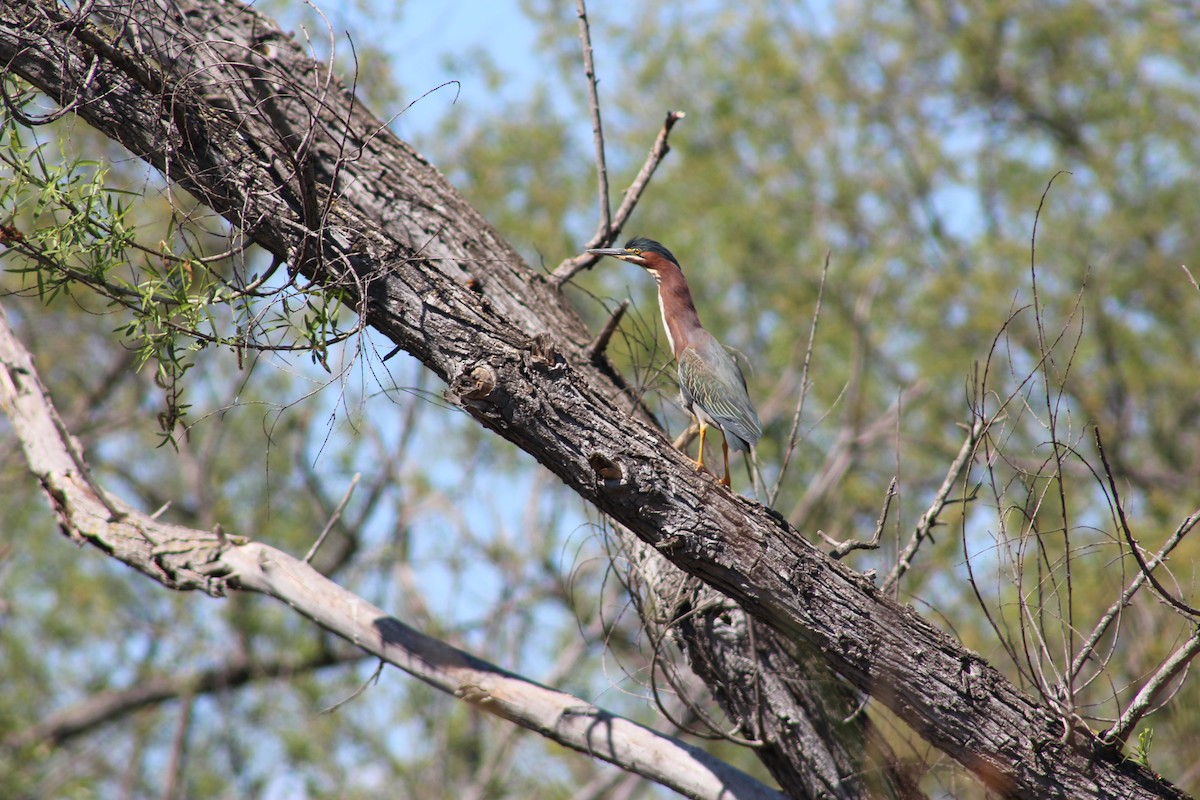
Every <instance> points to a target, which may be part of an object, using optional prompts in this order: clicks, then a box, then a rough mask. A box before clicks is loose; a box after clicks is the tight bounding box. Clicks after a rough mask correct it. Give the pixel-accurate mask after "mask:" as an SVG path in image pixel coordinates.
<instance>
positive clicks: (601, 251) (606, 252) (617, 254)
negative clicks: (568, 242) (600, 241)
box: [588, 247, 629, 258]
mask: <svg viewBox="0 0 1200 800" xmlns="http://www.w3.org/2000/svg"><path fill="white" fill-rule="evenodd" d="M588 252H589V253H591V254H592V255H594V256H612V257H613V258H625V256H627V255H629V253H627V252H625V248H624V247H596V248H593V249H591V250H588Z"/></svg>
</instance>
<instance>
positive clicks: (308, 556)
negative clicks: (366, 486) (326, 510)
mask: <svg viewBox="0 0 1200 800" xmlns="http://www.w3.org/2000/svg"><path fill="white" fill-rule="evenodd" d="M360 480H362V473H361V472H356V473H354V477H353V478H351V479H350V485H349V486H347V487H346V493H345V494H344V495H342V502H340V503H338V505H337V508H335V509H334V510H333V514H332V515H331V516H330V517H329V522H326V523H325V529H324V530H323V531H321V535H320V536H318V537H317V540H316V541H315V542H313V545H312V547H310V548H308V552H307V553H305V554H304V563H305V564H310V563H312V560H313V556H315V555H316V554H317V551H318V550H320V549H321V545H322V544H324V543H325V537H326V536H328V535H329V532H330V531H331V530H333V526H334V525H336V524H337V521H338V520H339V519H341V518H342V511H344V510H345V508H346V504H347V503H349V502H350V496H351V495H352V494H354V487H356V486H358V482H359V481H360Z"/></svg>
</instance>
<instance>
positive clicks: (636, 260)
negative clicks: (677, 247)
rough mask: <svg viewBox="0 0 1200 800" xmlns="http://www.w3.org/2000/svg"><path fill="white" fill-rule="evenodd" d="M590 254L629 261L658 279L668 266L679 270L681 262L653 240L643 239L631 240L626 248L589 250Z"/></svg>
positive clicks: (626, 244)
mask: <svg viewBox="0 0 1200 800" xmlns="http://www.w3.org/2000/svg"><path fill="white" fill-rule="evenodd" d="M588 252H589V253H591V254H592V255H597V256H612V257H613V258H619V259H621V260H622V261H628V262H629V263H630V264H637V265H638V266H639V267H641V268H642V269H645V270H646V271H648V272H650V273H651V274H652V275H654V276H655V277H656V278H657V277H658V275H659V272H660V271H662V270H663V269H665V268H666V267H667V265H668V264H669V265H671V266H673V267H674V268H675V269H679V261H678V260H676V258H675V256H673V255H671V251H670V250H668V249H667V248H665V247H663V246H662V245H661V244H659V243H658V242H656V241H654V240H653V239H646V238H643V237H635V238H633V239H630V240H629V241H628V242H626V243H625V246H624V247H601V248H596V249H594V250H588Z"/></svg>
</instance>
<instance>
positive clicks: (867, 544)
mask: <svg viewBox="0 0 1200 800" xmlns="http://www.w3.org/2000/svg"><path fill="white" fill-rule="evenodd" d="M895 497H896V479H895V478H894V477H893V478H892V482H891V483H889V484H888V489H887V494H886V495H884V497H883V509H882V510H881V511H880V512H879V519H878V520H876V522H875V533H873V534H872V535H871V538H870V539H867V540H863V539H847V540H846V541H844V542H839V541H838V540H836V539H834V538H833V537H831V536H826V535H825V532H824V531H817V533H818V534H820V536H821V538H822V539H824V540H825V543H826V544H829V545H833V549H832V550H830V551H829V557H830V558H833V559H841V558H844V557H845V556H846V555H848V554H850V553H852V552H854V551H855V550H875V549H877V548H878V547H879V540H880V539H881V538H882V537H883V528H884V526H885V525H886V524H887V516H888V510H889V509H891V507H892V500H893V499H894V498H895Z"/></svg>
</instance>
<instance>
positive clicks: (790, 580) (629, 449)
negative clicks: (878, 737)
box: [0, 0, 1182, 798]
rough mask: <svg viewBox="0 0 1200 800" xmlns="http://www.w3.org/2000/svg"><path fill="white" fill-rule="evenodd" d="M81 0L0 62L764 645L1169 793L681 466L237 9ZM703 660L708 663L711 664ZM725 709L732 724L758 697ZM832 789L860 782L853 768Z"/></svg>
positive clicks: (904, 702) (555, 324)
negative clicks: (730, 613) (629, 536)
mask: <svg viewBox="0 0 1200 800" xmlns="http://www.w3.org/2000/svg"><path fill="white" fill-rule="evenodd" d="M92 12H93V14H98V13H101V12H102V13H103V15H104V19H105V20H106V24H105V26H104V27H97V26H96V25H94V24H92V23H91V22H89V21H87V20H79V19H75V18H72V17H71V16H70V14H69V11H68V10H67V9H65V8H63V7H62V6H60V5H58V4H57V3H56V2H53V0H10V1H9V2H7V3H5V4H4V6H3V8H0V63H3V64H5V65H7V68H8V69H11V70H12V71H14V72H16V73H17V74H19V75H21V76H22V77H24V78H25V79H27V80H29V81H31V82H32V83H34V84H35V85H36V86H38V87H39V88H40V89H42V90H43V91H45V92H46V93H47V94H49V95H50V96H52V97H53V98H55V99H56V100H57V101H58V102H60V103H62V104H64V105H65V104H69V103H73V104H74V110H75V111H76V112H77V113H78V114H79V115H80V116H81V117H83V118H84V119H85V120H87V121H88V122H89V123H91V124H92V125H93V126H95V127H96V128H97V129H99V130H101V131H102V132H104V133H105V134H107V135H109V136H110V137H112V138H114V139H115V140H117V141H119V142H121V143H122V144H123V145H125V146H126V147H127V148H129V149H130V150H131V151H133V152H134V153H136V154H137V155H139V156H140V157H142V158H144V159H146V160H147V161H148V162H150V163H151V164H154V165H155V166H156V167H158V168H159V169H161V170H162V171H163V172H164V173H165V174H166V175H167V176H168V177H169V178H170V179H172V180H174V181H177V182H179V183H180V184H181V185H183V186H185V187H186V188H188V189H189V190H190V191H192V192H193V193H195V194H196V195H197V196H199V197H200V198H201V199H203V201H204V202H205V203H207V204H208V205H210V206H211V207H212V208H214V209H215V210H217V211H218V212H219V213H221V214H223V215H225V216H226V217H227V218H228V219H230V220H231V221H232V222H234V224H236V225H238V226H240V227H241V228H243V229H244V230H245V231H246V232H247V233H248V234H249V235H251V236H253V237H254V239H255V240H256V241H257V242H259V243H260V244H262V245H263V246H264V247H266V248H267V249H269V250H270V251H272V252H273V253H274V254H275V255H276V256H278V257H280V258H281V259H284V260H286V261H287V262H288V263H289V264H291V265H293V266H294V268H296V269H297V270H299V271H300V272H302V273H303V274H305V275H307V276H310V277H313V278H316V279H318V280H319V281H321V282H322V283H324V284H326V285H329V286H340V287H342V288H344V289H345V290H346V291H348V292H349V293H350V294H351V295H352V296H353V297H355V298H357V299H358V300H360V301H361V303H360V306H359V310H360V313H361V314H363V315H365V317H366V319H367V321H368V322H369V324H371V325H372V326H374V327H376V328H377V329H378V330H380V331H382V332H383V333H384V334H386V335H387V336H389V337H390V338H391V339H392V340H393V341H395V342H396V343H397V344H398V345H400V346H402V347H403V348H404V349H405V350H407V351H408V352H410V353H412V354H413V355H414V356H416V357H417V358H419V359H420V360H421V361H422V362H423V363H424V364H425V365H426V366H427V367H429V368H430V369H431V370H433V371H434V372H435V373H436V374H437V375H439V376H440V377H442V378H443V379H444V380H445V381H446V382H447V384H448V385H449V397H450V398H451V399H453V400H454V401H455V402H457V403H458V404H459V405H460V406H461V407H462V408H463V409H464V410H465V411H466V412H467V413H469V414H470V415H471V416H472V417H474V418H475V419H476V420H478V421H479V422H480V423H481V424H482V425H484V426H485V427H487V428H488V429H490V430H493V431H495V432H496V433H498V434H500V435H501V436H503V437H504V438H506V439H508V440H509V441H511V442H514V443H515V444H516V445H518V446H519V447H521V448H522V449H524V450H526V451H527V452H529V453H531V454H533V455H534V456H535V457H536V458H537V459H538V460H539V461H540V462H541V463H542V464H544V465H545V466H546V467H547V468H548V469H550V470H552V471H553V472H554V473H555V474H556V475H558V476H559V477H560V478H561V479H562V480H563V481H564V482H565V483H566V484H567V485H569V486H570V487H571V488H573V489H574V490H575V491H576V492H578V493H579V494H580V495H581V496H582V497H584V498H585V499H587V500H588V501H589V502H591V503H593V504H594V505H595V506H596V507H597V508H599V509H600V510H601V511H603V512H605V513H607V514H609V515H610V516H611V517H612V518H613V519H614V520H616V521H617V522H618V523H620V524H621V525H623V526H625V527H626V528H627V529H628V530H630V531H632V532H633V533H635V534H636V535H637V536H638V537H639V538H640V539H641V540H642V541H643V542H645V543H647V544H649V545H651V546H652V547H654V548H656V549H657V551H658V552H659V553H661V554H662V555H663V556H665V557H666V558H667V559H669V560H670V561H671V562H672V563H673V564H675V565H676V566H677V567H679V568H681V569H682V570H684V571H685V572H687V573H689V574H690V575H692V576H695V577H698V578H700V579H701V580H703V581H704V582H705V583H707V584H709V585H710V586H711V587H713V588H715V589H716V590H718V591H719V592H721V593H722V594H724V595H726V596H727V597H729V598H732V599H733V600H735V601H736V602H737V603H738V604H739V606H740V607H741V608H742V609H745V610H746V611H747V612H749V613H750V614H752V615H753V616H754V617H755V618H756V619H757V620H759V621H761V622H762V623H764V626H765V627H769V628H771V629H772V634H771V636H770V637H768V638H767V639H765V640H764V641H773V642H777V643H778V642H782V643H791V644H797V645H798V643H801V642H802V643H803V644H804V647H805V648H807V649H808V650H809V651H810V652H813V653H819V654H820V655H821V657H822V658H823V659H824V660H825V662H826V664H827V665H828V667H830V668H831V669H833V670H834V671H836V672H837V673H838V674H839V675H841V676H842V677H843V678H844V679H846V680H847V681H849V682H850V683H851V684H852V685H853V686H854V687H856V688H857V689H858V690H859V691H862V692H866V693H870V694H871V695H872V696H873V697H875V698H876V699H877V700H878V701H879V702H882V703H884V704H885V705H886V706H887V707H888V708H890V709H891V710H892V711H893V712H895V713H896V714H897V715H898V716H899V717H901V718H902V719H904V720H905V721H906V722H907V723H908V724H909V725H911V726H912V727H913V728H914V729H915V730H917V731H918V732H919V733H921V734H922V735H923V736H925V737H926V738H927V739H928V740H929V741H930V742H932V743H933V744H934V745H936V746H937V747H939V748H941V749H942V750H944V751H945V752H947V753H948V754H950V755H951V756H953V757H954V758H956V759H958V760H959V761H961V762H962V763H963V764H965V765H966V766H967V767H968V768H969V769H971V770H972V771H974V772H975V773H976V774H977V775H978V776H979V777H980V778H981V779H982V780H983V781H985V782H986V783H987V784H988V785H989V786H991V787H993V788H994V789H995V790H996V791H998V792H1001V793H1003V794H1005V795H1011V796H1014V797H1030V798H1035V797H1036V798H1042V797H1114V798H1116V797H1119V798H1139V797H1181V796H1182V795H1181V794H1180V793H1179V792H1177V791H1176V790H1175V789H1174V788H1173V787H1171V786H1170V785H1169V784H1167V783H1166V782H1164V781H1161V780H1159V779H1157V778H1156V777H1155V776H1153V775H1151V774H1150V773H1149V772H1148V771H1146V770H1144V769H1142V768H1140V767H1137V766H1136V765H1133V764H1132V763H1128V762H1123V761H1122V760H1121V759H1120V756H1119V754H1118V753H1115V752H1113V751H1112V750H1110V749H1107V748H1105V747H1103V746H1102V745H1101V744H1100V743H1099V742H1098V740H1096V739H1095V737H1093V736H1092V735H1091V734H1090V733H1089V732H1087V731H1086V730H1080V729H1079V728H1078V727H1075V726H1067V725H1065V724H1064V722H1063V720H1062V719H1061V718H1060V717H1058V716H1057V715H1056V714H1054V713H1053V712H1052V711H1051V710H1050V709H1047V708H1045V707H1043V706H1041V705H1039V704H1037V703H1036V702H1034V701H1033V700H1032V699H1031V698H1029V697H1027V696H1026V695H1025V694H1024V693H1022V692H1020V691H1019V690H1018V689H1017V688H1016V687H1015V686H1013V685H1012V684H1011V683H1010V682H1009V681H1008V680H1007V679H1005V678H1004V677H1003V676H1002V675H1000V674H999V673H998V672H997V671H995V670H994V669H992V668H991V667H990V666H989V665H988V664H986V663H985V662H984V661H982V659H980V658H979V657H978V656H976V655H974V654H973V653H970V652H968V651H966V650H965V649H964V648H963V647H962V646H961V645H959V643H958V642H956V641H955V640H953V639H952V638H951V637H949V636H947V635H946V634H944V633H942V632H941V631H939V630H937V629H936V628H934V627H933V626H932V625H930V624H929V623H927V622H925V621H924V620H923V619H921V618H920V617H919V616H917V615H916V614H915V613H913V612H912V611H911V610H910V609H906V608H901V607H899V606H898V605H896V604H895V603H894V602H892V601H891V600H890V599H889V598H887V597H885V596H883V595H882V594H881V593H880V592H879V591H878V590H877V589H876V588H875V587H874V586H873V585H872V584H871V583H870V582H869V581H867V580H866V579H864V578H863V577H862V576H860V575H858V574H856V573H854V572H853V571H852V570H850V569H849V568H847V567H846V566H844V565H842V564H840V563H837V562H834V561H831V560H830V559H827V558H825V557H824V556H823V555H822V554H821V553H820V552H818V551H817V550H816V549H815V548H813V547H812V546H811V545H809V544H808V542H807V541H805V539H804V538H803V537H802V536H801V535H800V534H799V533H798V532H797V531H796V530H794V529H792V528H791V527H789V526H788V525H787V524H786V523H784V522H782V521H781V520H780V519H779V518H778V517H777V516H775V515H773V514H772V513H771V512H769V511H768V510H766V509H764V508H762V507H761V506H759V505H757V504H755V503H753V502H751V501H749V500H747V499H745V498H742V497H738V496H735V495H732V494H730V493H729V492H728V491H726V490H724V489H723V488H722V487H720V486H718V485H717V484H716V483H715V481H714V480H713V479H711V478H710V477H709V476H707V475H704V474H698V473H696V472H695V471H694V470H693V469H692V466H691V463H690V462H689V461H688V460H687V459H686V457H684V456H683V454H681V453H679V452H677V451H675V450H674V449H673V448H671V447H670V446H669V444H668V443H667V442H666V441H665V440H664V439H663V437H662V435H661V433H660V431H658V430H657V429H655V428H654V427H652V426H651V425H649V424H647V423H646V422H644V421H643V420H641V419H640V418H638V417H637V416H634V415H632V414H630V413H628V412H627V411H626V410H625V407H623V406H622V405H621V404H620V403H617V402H614V398H617V397H619V396H620V382H619V379H618V378H617V377H616V376H615V375H613V374H612V371H611V370H610V369H608V368H607V367H606V366H605V365H604V364H603V363H596V362H593V361H592V360H591V359H590V358H589V357H588V355H587V351H586V347H587V342H588V339H589V338H590V337H589V334H588V332H587V331H586V330H585V329H584V327H583V326H582V325H581V324H580V322H579V320H578V319H577V318H576V317H575V315H574V314H573V313H572V312H571V311H570V309H569V308H568V306H567V305H566V304H565V303H564V302H563V301H562V298H560V297H559V296H558V294H557V293H556V292H555V290H554V289H553V287H552V286H551V285H550V284H549V283H548V281H546V280H545V279H544V278H543V277H541V276H539V275H537V274H535V273H532V272H530V271H529V270H528V269H527V268H526V267H525V266H524V265H523V264H522V263H521V261H520V259H519V257H518V256H517V255H516V254H515V253H514V252H513V251H512V249H511V248H510V247H509V246H508V245H507V244H505V243H504V242H503V241H502V240H501V239H500V238H499V236H497V235H496V233H495V232H494V231H493V230H492V229H491V227H490V226H489V225H488V224H487V223H486V221H485V220H483V219H482V218H481V217H480V216H479V215H478V214H477V213H476V212H475V211H474V210H472V209H471V208H470V207H469V206H468V205H467V204H466V203H465V202H464V201H463V200H462V199H461V198H460V197H459V196H458V195H457V194H456V193H455V192H454V191H453V189H452V188H450V187H449V186H448V185H447V184H446V183H445V181H444V180H443V179H442V178H441V176H440V175H439V174H438V173H437V172H436V171H435V170H434V169H433V168H432V167H431V166H430V165H429V164H428V163H426V162H425V161H424V160H422V159H421V158H420V156H418V155H417V154H416V153H414V152H413V151H412V150H411V149H410V148H408V147H407V146H406V145H404V144H403V143H402V142H399V141H398V140H396V139H395V138H394V137H393V136H391V135H390V133H388V132H387V131H386V130H384V129H383V128H382V125H381V123H380V122H379V121H378V120H376V119H374V118H373V117H371V116H370V115H369V114H367V113H366V112H365V111H364V110H363V109H361V108H360V107H359V106H356V105H355V104H354V103H353V101H352V98H351V97H350V96H349V95H348V94H347V93H346V92H345V91H344V89H343V88H342V87H341V86H340V85H339V84H338V83H337V82H336V81H332V80H330V79H329V76H328V75H327V74H326V73H325V72H324V71H323V68H322V67H321V66H320V65H318V64H316V63H315V62H312V61H310V60H308V59H307V58H305V57H304V55H303V53H302V52H301V51H300V50H299V48H298V47H297V46H296V45H295V44H294V43H292V42H291V41H289V40H287V39H286V38H285V37H284V36H283V35H282V34H281V33H279V32H278V31H277V30H276V29H275V28H274V27H273V26H272V25H271V24H269V23H268V22H267V21H266V20H264V19H263V18H261V17H259V16H258V15H257V14H256V13H255V12H253V11H251V10H249V9H246V8H244V7H242V6H240V5H238V4H236V3H234V2H218V1H217V0H192V1H191V2H176V3H171V4H169V10H165V9H163V8H160V7H159V6H158V5H156V4H154V3H151V2H144V1H143V0H130V2H118V3H112V4H107V5H103V6H101V5H99V4H98V5H96V6H93V7H92ZM93 67H95V69H94V71H93ZM468 283H470V286H468ZM613 476H619V477H613ZM194 544H195V543H194ZM198 546H200V547H201V549H200V550H199V551H198V550H196V549H195V548H193V550H192V552H191V553H189V554H187V555H182V554H175V553H173V552H166V553H164V552H152V551H153V550H154V548H145V547H143V548H140V549H139V547H138V546H137V545H133V546H132V548H133V550H135V551H137V552H125V553H123V554H122V553H116V555H119V556H120V557H123V558H125V559H126V560H129V561H130V563H135V562H136V563H137V564H138V565H140V568H143V569H146V567H145V565H146V564H152V565H154V570H155V571H157V573H158V574H157V575H156V577H157V578H158V579H159V580H161V581H162V582H164V583H166V584H167V585H171V586H176V587H179V588H207V589H209V590H212V589H213V588H214V586H213V584H212V578H211V577H209V576H208V575H206V574H205V573H204V571H203V570H201V569H197V567H198V566H199V565H202V564H203V563H204V562H205V561H206V560H211V559H212V558H218V557H219V555H217V554H215V551H219V550H220V545H219V544H217V543H214V542H211V541H210V542H207V543H204V544H203V545H198ZM204 547H207V548H209V550H210V552H209V553H208V554H207V555H205V554H204V553H203V548H204ZM711 633H712V632H711V630H709V631H704V630H703V629H699V628H698V629H697V632H696V633H695V634H694V636H695V638H694V639H692V640H689V648H692V647H693V646H694V647H696V648H704V647H705V643H704V637H705V636H710V637H711ZM777 652H779V653H782V651H777ZM693 655H695V653H693ZM773 659H775V655H772V657H771V658H770V659H765V660H764V659H763V658H761V657H760V658H758V659H756V661H757V666H756V669H758V670H763V669H772V670H775V671H780V670H782V666H781V662H779V661H777V660H773ZM711 662H712V664H713V665H714V666H713V669H714V670H716V669H720V666H719V665H720V664H721V663H722V659H721V658H718V657H714V658H712V659H711ZM733 678H734V676H726V678H725V679H726V680H729V682H730V684H731V685H732V684H733V683H734V680H733ZM717 688H718V689H719V687H717ZM717 694H718V696H721V695H722V694H724V695H725V697H726V700H727V702H736V701H737V697H738V696H744V693H740V692H727V693H722V692H720V691H718V692H717ZM771 697H773V698H774V699H775V701H780V700H781V699H782V696H781V695H780V694H779V693H772V694H771ZM733 713H734V716H735V717H737V718H740V719H745V720H750V719H754V718H755V717H756V716H757V715H758V714H759V711H758V710H757V709H740V710H738V709H735V711H734V712H733ZM763 713H766V714H770V715H774V716H776V717H778V718H780V719H786V718H787V716H788V715H789V714H796V715H804V714H805V713H806V712H805V709H802V708H800V707H799V706H794V707H792V708H790V709H788V708H784V707H776V708H772V709H770V710H768V711H766V712H763ZM826 722H827V721H825V722H821V721H818V722H817V723H815V724H814V728H815V729H816V730H821V729H824V728H825V727H826ZM832 738H836V737H832ZM826 745H827V746H830V743H829V740H828V738H827V739H826ZM778 755H779V758H778V760H774V759H772V760H768V761H767V763H768V764H769V765H770V766H771V767H772V769H773V771H775V772H776V775H777V777H779V779H780V780H781V782H782V783H784V785H785V786H788V787H789V791H793V792H794V793H796V794H797V795H801V794H802V792H803V791H804V790H803V788H802V787H804V786H817V785H820V783H821V778H820V776H814V775H813V774H812V770H813V768H812V767H811V766H810V765H809V764H808V763H807V762H806V759H805V758H804V754H802V753H797V752H788V753H784V752H782V751H780V753H779V754H778ZM780 769H783V770H785V772H784V774H783V775H781V774H780V772H779V770H780ZM839 788H840V790H841V792H842V793H843V794H846V795H847V796H851V795H853V794H855V791H854V789H853V787H852V786H850V785H849V783H848V782H846V783H843V784H842V785H841V786H840V787H839Z"/></svg>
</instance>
